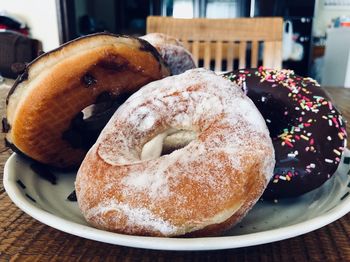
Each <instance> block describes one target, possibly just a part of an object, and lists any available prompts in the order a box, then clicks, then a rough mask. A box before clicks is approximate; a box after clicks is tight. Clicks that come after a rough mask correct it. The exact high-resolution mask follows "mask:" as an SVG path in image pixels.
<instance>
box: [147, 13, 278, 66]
mask: <svg viewBox="0 0 350 262" xmlns="http://www.w3.org/2000/svg"><path fill="white" fill-rule="evenodd" d="M282 30H283V19H282V18H280V17H274V18H272V17H269V18H235V19H206V18H195V19H177V18H172V17H161V16H149V17H148V18H147V33H154V32H158V33H165V34H168V35H171V36H174V37H176V38H178V39H180V41H181V42H182V43H183V44H184V46H185V47H186V48H187V49H188V50H189V51H190V52H191V53H192V54H193V57H194V59H195V62H196V63H197V65H200V64H201V63H202V64H203V65H204V67H205V68H211V69H214V70H215V71H230V70H232V69H234V67H235V66H234V65H235V64H236V66H237V65H238V68H246V67H251V68H254V67H257V66H259V65H260V64H262V65H263V66H265V67H268V68H276V69H280V68H281V66H282ZM259 47H260V48H259ZM259 50H261V51H262V54H259ZM259 57H261V58H262V61H261V62H259V60H260V59H259ZM237 60H238V63H237V62H236V63H235V61H237ZM249 63H250V65H247V64H249ZM223 65H224V66H223ZM225 65H226V68H224V67H225Z"/></svg>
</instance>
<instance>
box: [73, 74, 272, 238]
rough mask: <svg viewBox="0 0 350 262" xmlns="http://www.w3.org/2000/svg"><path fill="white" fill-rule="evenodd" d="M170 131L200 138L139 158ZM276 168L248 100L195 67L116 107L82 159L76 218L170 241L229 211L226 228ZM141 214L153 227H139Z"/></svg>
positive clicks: (262, 126)
mask: <svg viewBox="0 0 350 262" xmlns="http://www.w3.org/2000/svg"><path fill="white" fill-rule="evenodd" d="M172 128H174V129H177V130H179V129H185V130H193V131H195V132H196V133H197V134H198V136H197V139H195V140H193V141H191V142H190V143H189V144H188V145H187V146H185V147H184V148H182V149H179V150H176V151H174V152H172V153H171V154H169V155H164V156H161V157H159V158H156V159H150V160H142V159H141V152H142V148H143V146H144V144H146V143H147V142H148V141H149V140H150V139H152V138H153V137H155V136H156V135H158V134H159V133H162V132H164V131H166V130H168V129H172ZM274 164H275V162H274V151H273V147H272V143H271V140H270V138H269V133H268V130H267V127H266V124H265V121H264V120H263V118H262V117H261V115H260V113H259V112H258V110H257V109H256V108H255V106H254V104H253V103H252V102H251V100H250V99H249V98H248V97H246V96H245V95H244V94H243V92H242V91H241V90H240V89H239V88H237V86H235V85H234V84H232V83H231V82H230V81H228V80H226V79H223V78H221V77H220V76H217V75H216V74H215V73H213V72H211V71H208V70H204V69H194V70H189V71H187V72H185V73H184V74H181V75H178V76H173V77H168V78H165V79H163V80H160V81H156V82H152V83H150V84H148V85H146V86H144V87H143V88H142V89H140V90H139V91H138V92H137V93H135V94H134V95H132V96H131V97H130V98H129V99H128V100H127V101H126V102H125V103H124V104H123V105H122V106H121V107H120V108H119V109H118V110H117V112H116V113H115V114H114V116H113V117H112V118H111V120H110V121H109V123H108V124H107V126H106V127H105V129H104V130H103V131H102V133H101V135H100V137H99V139H98V141H97V142H96V144H95V145H94V146H93V147H92V148H91V149H90V151H89V153H88V154H87V156H86V159H85V160H84V161H83V163H82V165H81V167H80V169H79V172H78V176H77V181H76V190H77V196H78V202H79V206H80V208H81V209H82V211H83V214H84V215H85V217H86V219H87V220H88V221H89V222H91V223H92V224H94V225H96V226H98V227H102V228H105V229H108V230H112V231H117V232H123V233H129V234H141V235H163V236H174V235H179V234H185V233H189V232H193V231H197V230H201V229H204V228H205V227H207V226H209V225H212V224H220V223H224V222H225V221H227V220H228V219H230V218H231V217H232V216H233V215H234V214H236V216H237V217H236V218H235V220H234V221H230V225H232V224H233V223H236V222H238V220H239V219H241V218H242V216H243V215H244V214H245V213H246V212H247V211H248V210H249V208H250V207H251V206H252V205H253V204H254V203H255V202H256V201H257V199H258V198H259V196H260V195H261V194H262V192H263V190H264V188H265V186H266V184H267V182H268V181H269V179H270V178H271V175H272V171H273V167H274ZM97 189H98V190H97ZM101 203H102V204H101ZM108 203H113V204H108ZM116 203H117V204H116ZM126 210H127V212H126ZM140 210H142V212H141V213H140ZM140 214H147V216H146V215H145V221H150V220H151V221H152V223H151V224H150V223H146V222H145V223H144V222H142V223H141V222H139V219H138V218H139V215H140ZM237 214H239V215H237ZM150 217H151V218H152V219H149V218H150ZM155 218H156V219H155ZM164 225H167V226H166V227H165V226H164Z"/></svg>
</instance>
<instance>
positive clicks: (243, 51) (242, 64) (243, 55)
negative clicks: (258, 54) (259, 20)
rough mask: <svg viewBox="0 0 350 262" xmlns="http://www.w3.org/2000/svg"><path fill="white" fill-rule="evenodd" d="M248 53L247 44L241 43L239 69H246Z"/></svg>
mask: <svg viewBox="0 0 350 262" xmlns="http://www.w3.org/2000/svg"><path fill="white" fill-rule="evenodd" d="M246 52H247V42H245V41H241V42H239V65H238V68H239V69H241V68H245V67H246Z"/></svg>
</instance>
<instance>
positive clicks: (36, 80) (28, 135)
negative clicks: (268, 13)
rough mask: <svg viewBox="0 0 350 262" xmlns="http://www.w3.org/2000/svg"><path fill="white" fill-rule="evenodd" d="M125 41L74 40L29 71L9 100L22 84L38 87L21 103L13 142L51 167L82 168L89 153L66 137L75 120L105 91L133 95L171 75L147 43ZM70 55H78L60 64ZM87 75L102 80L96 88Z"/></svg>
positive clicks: (100, 36)
mask: <svg viewBox="0 0 350 262" xmlns="http://www.w3.org/2000/svg"><path fill="white" fill-rule="evenodd" d="M114 39H115V43H114V42H113V41H114ZM119 39H120V38H119V37H118V36H114V35H111V34H97V35H94V36H93V37H91V36H89V37H86V38H81V39H79V40H76V41H73V42H71V43H70V44H67V45H65V46H64V48H59V49H57V50H55V51H53V52H50V53H47V54H45V55H44V56H42V57H41V58H40V59H37V60H35V61H34V62H33V63H32V64H31V65H30V66H29V67H28V68H27V72H26V74H28V79H27V80H24V81H23V82H21V79H20V80H18V81H17V83H16V84H15V87H14V89H13V90H12V91H11V93H10V95H9V100H10V99H11V97H12V96H13V94H14V92H15V91H16V90H15V88H18V85H27V86H28V85H34V86H32V87H31V91H30V92H29V93H28V94H27V95H26V97H25V98H21V100H20V106H19V107H18V108H17V111H16V114H15V116H14V118H13V121H12V122H11V123H10V125H11V130H10V142H11V143H13V144H14V145H15V146H16V147H17V148H18V149H19V150H20V151H22V152H23V153H24V154H26V155H28V156H29V157H31V158H33V159H35V160H37V161H39V162H42V163H45V164H49V165H52V166H56V167H63V168H65V167H70V166H75V165H77V164H79V163H80V161H81V160H82V159H83V157H84V155H85V153H86V152H85V151H84V150H82V149H79V148H73V147H72V146H71V145H70V144H69V143H68V142H67V141H65V140H63V139H62V132H63V131H65V130H67V129H68V128H69V125H70V122H71V120H72V119H73V117H74V116H75V115H76V114H77V113H79V112H80V111H81V110H82V109H84V108H85V107H87V106H88V105H91V104H94V103H95V101H96V98H97V96H98V95H99V94H101V93H102V92H106V91H107V92H110V93H113V94H114V95H116V96H117V95H119V94H123V93H132V92H134V91H136V90H137V89H139V88H140V87H141V86H143V85H144V84H146V83H148V82H150V81H153V80H156V79H160V78H162V77H164V76H166V75H167V74H168V72H167V69H166V68H165V67H164V66H163V64H162V63H160V62H159V61H160V60H159V57H158V56H155V55H154V52H149V51H148V50H147V48H148V49H150V50H153V49H152V47H149V45H148V44H147V43H144V42H145V41H140V40H139V39H134V38H123V39H124V40H126V42H128V41H129V40H130V45H128V44H124V43H120V42H118V40H119ZM105 41H106V42H108V43H109V44H105ZM84 45H86V48H85V47H84ZM145 46H146V47H147V48H146V47H145ZM153 51H154V50H153ZM64 52H65V53H67V52H74V54H73V55H70V56H68V57H66V58H64V59H61V60H60V58H61V56H62V54H63V53H64ZM75 52H76V53H75ZM55 60H57V64H54V65H53V66H52V68H50V69H49V71H47V72H44V73H41V72H39V73H38V72H36V71H38V68H36V67H39V68H40V67H43V65H42V64H43V63H44V64H45V63H52V61H55ZM43 68H45V67H43ZM86 74H89V75H92V76H93V77H94V79H95V80H96V82H94V83H93V84H92V85H91V86H87V85H86V83H84V81H83V77H84V76H85V75H86ZM22 78H23V77H22ZM22 80H23V79H22ZM27 86H24V87H22V88H28V87H27Z"/></svg>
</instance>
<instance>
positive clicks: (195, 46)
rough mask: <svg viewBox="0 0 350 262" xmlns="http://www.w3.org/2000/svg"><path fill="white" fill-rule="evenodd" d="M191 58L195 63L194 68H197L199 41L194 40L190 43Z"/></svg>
mask: <svg viewBox="0 0 350 262" xmlns="http://www.w3.org/2000/svg"><path fill="white" fill-rule="evenodd" d="M192 56H193V60H194V62H195V63H196V66H198V60H199V41H198V40H195V41H193V43H192Z"/></svg>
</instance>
